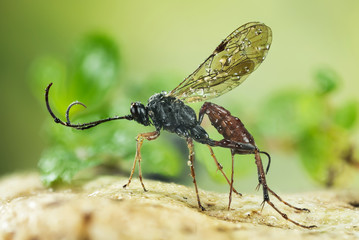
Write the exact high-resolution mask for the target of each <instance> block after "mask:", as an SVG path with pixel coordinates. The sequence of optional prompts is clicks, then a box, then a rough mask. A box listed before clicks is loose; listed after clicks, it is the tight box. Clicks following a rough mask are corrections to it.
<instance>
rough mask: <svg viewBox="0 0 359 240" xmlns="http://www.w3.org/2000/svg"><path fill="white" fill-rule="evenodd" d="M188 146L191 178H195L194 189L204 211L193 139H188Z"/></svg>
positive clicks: (199, 204)
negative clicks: (198, 183) (195, 168)
mask: <svg viewBox="0 0 359 240" xmlns="http://www.w3.org/2000/svg"><path fill="white" fill-rule="evenodd" d="M187 146H188V150H189V156H188V158H189V166H190V168H191V176H192V178H193V184H194V188H195V190H196V196H197V202H198V207H199V208H200V209H201V210H202V211H204V210H205V208H204V207H203V206H202V204H201V200H200V199H199V194H198V188H197V181H196V173H195V171H194V149H193V140H192V138H187Z"/></svg>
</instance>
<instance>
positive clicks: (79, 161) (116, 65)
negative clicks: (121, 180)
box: [30, 34, 181, 185]
mask: <svg viewBox="0 0 359 240" xmlns="http://www.w3.org/2000/svg"><path fill="white" fill-rule="evenodd" d="M121 71H122V68H121V61H120V55H119V50H118V48H117V46H116V44H115V43H114V42H113V41H112V40H111V39H110V38H109V37H106V36H104V35H101V34H93V35H89V36H87V37H85V38H84V39H83V40H82V41H81V42H80V43H79V44H78V45H77V46H76V47H75V48H74V51H73V52H72V54H71V56H70V60H69V61H63V60H61V59H57V58H56V57H52V56H43V57H41V58H38V59H36V60H35V61H34V63H33V64H32V67H31V70H30V76H31V78H30V79H31V81H30V85H31V89H32V91H33V94H34V95H35V96H36V97H37V98H38V100H39V101H40V103H41V104H42V105H43V106H44V109H45V101H44V97H43V96H44V92H43V90H44V89H45V87H46V86H47V85H48V84H49V83H50V82H53V83H54V84H53V86H52V87H51V90H50V94H49V101H50V105H51V107H52V109H53V110H54V111H55V114H56V115H57V116H58V117H60V118H64V117H63V115H64V113H65V111H66V109H67V106H68V105H69V103H71V102H73V101H74V100H75V99H74V98H78V100H79V101H81V102H83V103H85V104H86V105H87V107H88V108H87V109H86V110H84V109H83V107H82V106H75V107H73V109H71V113H70V119H71V121H73V122H75V121H74V119H75V120H76V121H77V120H78V121H79V122H88V121H95V120H98V119H100V118H107V117H109V116H112V115H114V113H120V114H121V115H126V114H128V113H129V108H130V106H129V103H130V102H131V100H130V99H127V97H130V96H129V95H130V94H128V93H127V92H126V91H121V92H120V93H119V92H115V91H114V89H117V90H118V89H120V90H121V89H126V90H127V88H117V87H116V85H120V84H124V85H129V84H131V81H128V82H129V83H127V84H126V83H123V82H120V80H119V79H120V73H121ZM162 78H163V77H162ZM162 78H161V77H157V78H154V79H151V83H152V84H153V85H152V87H151V86H149V87H141V95H144V96H147V97H149V96H151V95H152V94H153V93H154V91H155V90H154V89H153V88H154V87H155V86H157V87H158V86H159V85H160V84H159V83H158V81H162ZM130 87H131V86H129V87H128V88H130ZM132 87H134V88H135V86H132ZM156 90H157V89H156ZM157 91H158V90H157ZM132 93H133V95H132V96H131V97H136V95H135V94H134V92H132ZM113 98H115V99H113ZM134 100H136V99H134ZM113 102H115V104H113ZM59 113H63V114H59ZM49 116H50V115H49ZM51 120H52V119H51ZM51 120H50V119H47V120H46V124H45V127H44V131H45V132H46V134H47V136H48V139H49V147H48V148H47V149H46V150H45V151H44V153H43V154H42V157H41V159H40V161H39V164H38V165H39V168H40V171H41V174H42V179H43V181H44V183H45V184H46V185H52V184H54V183H62V182H65V183H70V182H71V180H72V179H73V178H74V177H75V176H76V174H77V173H78V172H79V171H80V170H83V169H86V168H89V167H95V166H104V167H106V168H107V169H112V171H113V172H116V171H120V172H121V171H123V170H124V171H129V170H130V169H131V166H132V161H133V159H134V156H135V152H136V142H135V137H136V135H137V134H138V133H140V132H146V131H149V130H148V129H147V130H145V129H142V127H141V126H138V124H136V126H133V124H134V123H130V122H127V121H121V123H118V122H111V123H106V124H104V125H101V126H98V127H96V128H94V129H89V130H86V131H78V130H74V129H70V128H66V127H64V126H62V125H57V124H55V123H54V122H53V121H51ZM105 125H106V126H105ZM147 145H148V146H147ZM153 149H155V150H153ZM142 152H143V156H146V160H145V161H143V166H144V168H146V171H145V174H154V173H156V174H158V173H160V174H162V175H164V176H167V177H173V176H177V175H178V174H179V172H180V170H181V165H180V164H179V162H180V159H181V155H180V153H179V151H178V149H177V148H176V147H175V146H174V144H172V142H171V141H168V139H167V140H166V138H163V139H159V140H157V141H154V142H150V143H148V144H145V146H144V147H143V149H142ZM168 159H171V160H170V161H168Z"/></svg>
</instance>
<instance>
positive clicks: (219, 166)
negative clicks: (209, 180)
mask: <svg viewBox="0 0 359 240" xmlns="http://www.w3.org/2000/svg"><path fill="white" fill-rule="evenodd" d="M207 146H208V148H209V151H210V152H211V156H212V158H213V160H214V162H215V164H216V166H217V169H218V170H219V171H220V172H221V173H222V175H223V177H224V178H225V179H226V181H227V183H228V184H229V185H231V182H230V181H229V179H228V177H227V175H226V174H225V173H224V171H223V167H222V165H221V164H220V163H219V162H218V161H217V158H216V156H215V155H214V152H213V149H212V148H211V147H210V146H209V145H207ZM233 192H234V193H236V194H238V195H239V196H242V194H241V193H240V192H238V191H237V190H236V189H235V188H233Z"/></svg>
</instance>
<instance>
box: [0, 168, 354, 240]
mask: <svg viewBox="0 0 359 240" xmlns="http://www.w3.org/2000/svg"><path fill="white" fill-rule="evenodd" d="M126 181H127V179H126V178H121V177H108V176H104V177H99V178H97V179H95V180H92V181H89V182H86V183H84V184H82V185H81V186H78V187H76V188H63V189H61V190H51V189H46V188H44V187H43V186H42V185H41V182H40V180H39V177H38V175H36V174H26V175H24V174H20V175H13V176H9V177H6V178H3V179H2V180H1V181H0V204H1V205H0V238H1V239H39V240H40V239H206V240H209V239H237V238H238V239H271V238H272V239H359V208H358V203H359V191H358V192H315V193H306V194H297V195H283V196H282V197H283V198H284V199H285V200H287V201H288V202H290V203H292V204H293V205H296V206H299V207H306V208H309V209H310V210H311V212H310V213H305V212H296V211H294V210H292V209H290V208H288V207H286V206H284V205H283V204H281V203H280V202H278V201H275V199H274V198H273V197H272V200H273V202H274V203H275V204H276V206H277V207H278V208H279V209H281V210H282V211H284V212H285V213H287V214H288V216H289V217H291V218H292V219H294V220H295V221H298V222H300V223H302V224H306V225H313V224H315V225H317V226H318V227H317V228H315V229H311V230H308V229H303V228H300V227H298V226H295V225H293V224H292V223H290V222H288V221H286V220H285V219H283V218H282V217H281V216H280V215H278V213H277V212H275V211H274V210H273V209H272V208H271V207H270V206H269V205H266V206H265V207H264V209H263V210H262V211H261V206H260V203H261V202H262V196H261V195H247V194H244V195H243V196H242V197H239V196H236V195H234V198H233V201H232V206H231V208H232V209H231V210H230V211H228V210H227V204H228V194H218V193H213V192H205V191H202V190H200V196H201V200H202V203H203V205H204V207H206V211H204V212H202V211H199V210H198V208H197V201H196V197H195V194H194V191H193V189H192V188H191V187H186V186H182V185H177V184H173V183H162V182H156V181H150V180H145V184H146V187H147V189H148V190H149V191H148V192H143V190H142V187H141V185H140V184H139V182H138V181H137V180H134V181H133V182H132V183H131V185H130V187H129V188H127V189H123V188H122V185H123V184H124V183H126Z"/></svg>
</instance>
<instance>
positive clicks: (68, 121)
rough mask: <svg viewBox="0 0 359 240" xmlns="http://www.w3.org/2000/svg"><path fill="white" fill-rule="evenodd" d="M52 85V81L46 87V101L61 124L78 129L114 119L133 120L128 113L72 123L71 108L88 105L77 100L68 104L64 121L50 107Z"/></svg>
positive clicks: (51, 113) (55, 119) (56, 120)
mask: <svg viewBox="0 0 359 240" xmlns="http://www.w3.org/2000/svg"><path fill="white" fill-rule="evenodd" d="M51 86H52V83H50V84H49V85H48V86H47V88H46V89H45V102H46V107H47V110H48V111H49V113H50V115H51V116H52V118H53V119H54V121H55V123H60V124H62V125H64V126H66V127H71V128H75V129H78V130H84V129H89V128H92V127H95V126H97V125H99V124H101V123H104V122H109V121H112V120H119V119H127V120H133V117H132V116H131V115H126V116H122V117H119V116H115V117H112V118H106V119H101V120H98V121H94V122H88V123H82V124H72V123H71V122H70V117H69V113H70V109H71V108H72V107H73V106H75V105H78V104H79V105H82V106H84V107H86V105H85V104H83V103H81V102H78V101H75V102H73V103H71V104H70V105H69V106H68V108H67V110H66V120H67V122H64V121H62V120H60V118H58V117H56V115H55V114H54V112H53V111H52V109H51V107H50V103H49V91H50V88H51Z"/></svg>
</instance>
